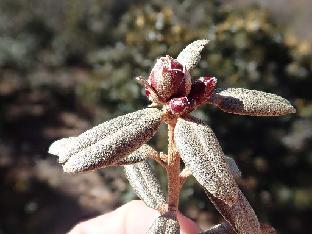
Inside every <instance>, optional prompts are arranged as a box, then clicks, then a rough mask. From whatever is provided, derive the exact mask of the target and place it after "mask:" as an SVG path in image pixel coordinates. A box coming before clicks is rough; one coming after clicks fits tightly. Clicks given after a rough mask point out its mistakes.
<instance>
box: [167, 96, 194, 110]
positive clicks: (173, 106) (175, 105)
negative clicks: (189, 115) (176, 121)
mask: <svg viewBox="0 0 312 234" xmlns="http://www.w3.org/2000/svg"><path fill="white" fill-rule="evenodd" d="M190 104H191V103H190V102H189V100H188V98H187V97H180V98H172V99H171V100H170V101H169V105H168V106H169V110H170V112H171V113H172V114H179V113H183V112H186V111H187V110H189V109H190V107H191V106H190Z"/></svg>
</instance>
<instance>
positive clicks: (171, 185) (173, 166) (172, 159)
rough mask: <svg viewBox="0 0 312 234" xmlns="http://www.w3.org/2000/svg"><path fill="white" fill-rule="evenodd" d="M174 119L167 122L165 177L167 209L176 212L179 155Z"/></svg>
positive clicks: (178, 192)
mask: <svg viewBox="0 0 312 234" xmlns="http://www.w3.org/2000/svg"><path fill="white" fill-rule="evenodd" d="M175 124H176V121H170V122H169V123H168V141H169V142H168V161H167V167H166V169H167V177H168V210H169V211H172V212H176V210H177V208H178V204H179V194H180V177H179V175H180V155H179V153H178V151H177V149H176V147H175V143H174V137H173V134H174V128H175Z"/></svg>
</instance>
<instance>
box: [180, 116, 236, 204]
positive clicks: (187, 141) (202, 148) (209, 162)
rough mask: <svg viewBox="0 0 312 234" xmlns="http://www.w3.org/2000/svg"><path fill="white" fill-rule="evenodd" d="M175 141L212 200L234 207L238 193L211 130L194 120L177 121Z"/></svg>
mask: <svg viewBox="0 0 312 234" xmlns="http://www.w3.org/2000/svg"><path fill="white" fill-rule="evenodd" d="M174 139H175V143H176V147H177V149H178V151H179V153H180V155H181V158H182V159H183V161H184V163H185V164H186V166H187V167H188V168H189V169H190V171H191V172H192V174H193V176H194V177H195V178H196V180H197V181H198V182H199V183H200V184H201V185H202V186H203V187H204V188H206V189H207V190H208V191H209V192H210V193H212V194H213V195H214V196H215V197H217V198H219V199H221V200H222V201H224V202H225V203H227V204H229V205H231V204H233V203H234V202H235V201H236V199H237V193H238V190H239V189H238V187H237V185H236V182H235V180H234V177H233V175H232V174H231V172H230V169H229V166H228V165H227V162H226V160H225V156H224V154H223V152H222V149H221V146H220V145H219V142H218V140H217V138H216V136H215V134H214V133H213V131H212V130H211V128H210V127H209V126H207V125H205V124H204V123H203V122H202V121H200V120H197V119H195V118H184V119H183V118H179V119H178V121H177V124H176V128H175V133H174Z"/></svg>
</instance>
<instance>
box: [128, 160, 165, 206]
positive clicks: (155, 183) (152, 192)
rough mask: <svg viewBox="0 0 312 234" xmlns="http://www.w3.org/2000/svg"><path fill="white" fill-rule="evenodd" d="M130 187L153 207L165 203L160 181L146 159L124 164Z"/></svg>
mask: <svg viewBox="0 0 312 234" xmlns="http://www.w3.org/2000/svg"><path fill="white" fill-rule="evenodd" d="M124 170H125V173H126V176H127V179H128V180H129V182H130V185H131V187H132V188H133V189H134V191H135V192H136V194H137V195H138V196H139V197H140V198H141V200H142V201H143V202H144V203H145V204H146V205H147V206H148V207H151V208H153V209H159V208H161V207H162V206H163V205H164V204H166V196H165V194H164V193H163V191H162V189H161V186H160V182H159V180H158V178H157V177H156V175H155V173H154V171H153V169H152V168H151V166H150V165H149V163H148V162H147V161H144V162H140V163H136V164H133V165H127V166H124Z"/></svg>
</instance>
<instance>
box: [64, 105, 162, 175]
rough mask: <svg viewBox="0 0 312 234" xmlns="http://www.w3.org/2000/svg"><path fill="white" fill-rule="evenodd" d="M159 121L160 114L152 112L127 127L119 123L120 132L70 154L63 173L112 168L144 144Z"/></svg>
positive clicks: (160, 118)
mask: <svg viewBox="0 0 312 234" xmlns="http://www.w3.org/2000/svg"><path fill="white" fill-rule="evenodd" d="M161 122H162V112H161V111H160V110H158V109H154V110H151V111H149V112H148V113H146V114H145V115H143V116H141V117H140V118H139V119H136V120H135V121H133V122H132V123H131V124H129V125H124V124H122V126H121V128H120V129H114V130H115V132H111V134H109V135H107V136H106V137H105V138H103V139H101V140H99V141H97V142H96V143H94V144H92V145H90V146H88V147H86V148H83V149H81V150H80V151H79V152H78V153H76V154H73V155H71V156H70V158H69V159H68V160H67V161H66V162H65V164H64V165H63V170H64V171H65V172H69V173H77V172H81V171H87V170H93V169H96V168H101V167H104V166H111V165H112V164H114V163H115V162H117V161H119V160H121V159H122V158H124V157H126V156H127V155H129V154H130V153H132V152H134V151H135V150H136V149H138V148H139V147H140V146H141V145H143V144H144V143H145V142H147V141H148V140H149V139H150V138H151V137H152V136H153V135H154V134H155V132H156V131H157V129H158V128H159V126H160V124H161Z"/></svg>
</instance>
